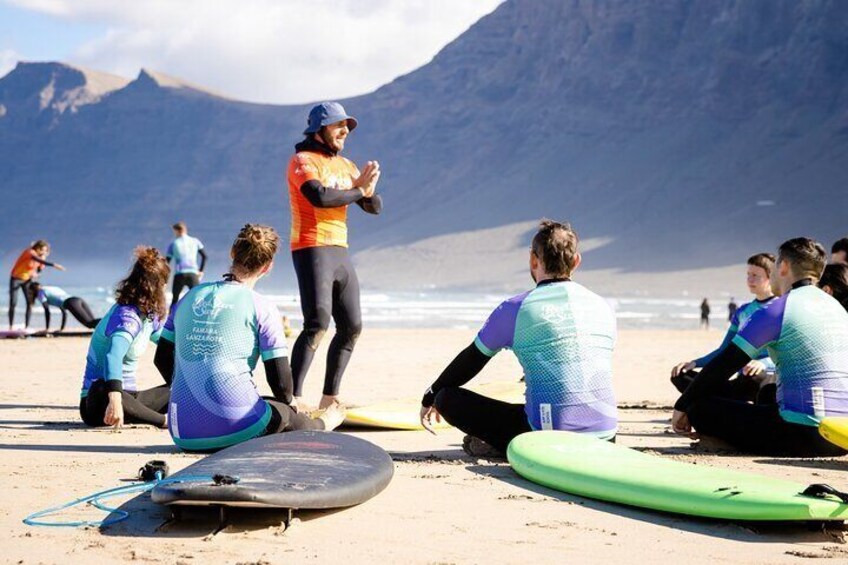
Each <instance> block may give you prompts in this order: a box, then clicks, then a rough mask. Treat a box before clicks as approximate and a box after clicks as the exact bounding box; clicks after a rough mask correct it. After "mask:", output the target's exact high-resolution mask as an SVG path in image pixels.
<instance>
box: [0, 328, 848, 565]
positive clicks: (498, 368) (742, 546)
mask: <svg viewBox="0 0 848 565" xmlns="http://www.w3.org/2000/svg"><path fill="white" fill-rule="evenodd" d="M721 336H722V332H721V331H719V330H711V331H694V330H693V331H672V330H669V331H654V330H645V331H625V332H622V333H621V334H620V336H619V343H618V347H617V350H616V354H615V365H614V369H615V384H616V392H617V396H618V401H619V406H620V408H621V410H620V414H619V416H620V433H619V436H618V442H619V443H620V444H623V445H626V446H631V447H638V448H641V449H647V450H650V451H651V452H652V453H656V454H658V455H660V456H662V457H670V458H675V459H679V460H683V461H691V462H697V463H698V464H709V465H714V466H717V467H726V468H733V469H743V470H749V471H754V472H757V473H760V474H762V475H766V476H771V477H779V478H786V479H791V480H795V481H797V482H800V483H804V484H809V483H829V484H832V485H834V486H835V487H837V488H842V489H843V490H844V489H845V488H846V487H848V473H846V471H848V458H841V459H822V460H815V461H814V460H785V459H776V458H770V457H743V456H738V455H732V454H721V453H710V452H706V451H705V450H703V449H699V448H696V447H693V446H692V444H691V442H690V441H689V440H688V439H685V438H682V437H679V436H675V435H673V434H671V433H670V430H669V417H670V410H669V409H668V407H669V406H670V404H671V403H673V401H674V399H675V398H676V394H675V391H674V390H673V389H672V387H671V386H670V385H669V384H668V379H667V375H668V372H669V369H670V367H671V366H672V365H673V364H674V363H675V362H677V361H682V360H687V359H690V358H692V357H693V356H695V355H697V354H701V353H704V352H706V351H709V350H710V349H711V348H712V347H714V346H715V345H716V344H718V343H719V341H720V340H721ZM473 337H474V332H473V331H471V330H368V329H367V328H366V331H365V333H364V334H363V336H362V338H361V340H360V342H359V345H358V348H357V351H356V353H355V355H354V357H353V360H352V362H351V365H350V367H349V370H348V373H347V375H346V377H345V381H344V383H343V396H344V398H345V399H346V400H347V401H348V402H351V403H358V404H362V403H366V402H371V401H378V400H385V399H390V398H395V397H404V396H418V395H419V394H420V393H421V392H422V390H423V389H424V388H425V387H426V386H427V385H428V384H429V383H430V382H431V381H432V380H433V379H434V378H435V376H436V375H438V373H439V372H440V371H441V369H442V368H443V367H444V366H445V365H446V364H447V363H448V362H449V361H450V360H451V359H452V358H453V356H454V355H455V354H456V353H457V352H458V351H459V350H460V349H461V348H463V347H465V346H466V345H467V344H468V343H470V342H471V340H472V339H473ZM327 343H329V338H326V339H325V340H324V345H323V347H322V351H321V352H320V353H319V355H318V357H317V358H316V359H317V360H320V361H318V362H316V364H315V366H313V369H312V373H311V374H310V379H309V381H308V382H307V389H308V390H307V392H308V394H307V396H308V397H310V398H313V399H317V397H318V394H319V392H320V386H321V380H322V377H323V369H324V366H323V357H324V351H325V348H326V345H327ZM87 345H88V340H87V339H85V338H56V339H30V340H20V341H16V340H6V341H0V366H2V367H3V370H2V377H0V380H2V388H3V400H2V402H0V409H2V412H0V464H2V468H3V470H4V476H3V479H2V484H3V492H4V493H5V494H6V496H7V498H6V501H5V503H4V504H3V505H2V509H0V532H1V533H2V541H0V544H1V545H0V552H2V556H3V557H2V559H0V561H2V562H4V563H20V564H35V563H59V562H61V563H83V562H85V563H116V562H131V561H135V562H145V563H167V564H201V563H202V564H206V563H213V564H214V563H302V562H313V563H375V562H380V563H528V562H530V563H570V562H580V563H642V562H659V561H663V562H670V563H677V562H685V563H707V562H710V563H731V562H733V563H743V562H744V563H800V562H803V561H804V559H805V558H832V559H834V560H835V562H837V561H838V562H846V561H848V549H846V546H845V545H843V542H842V539H841V537H842V536H841V532H836V531H814V530H810V529H808V528H807V527H806V526H805V525H803V524H800V525H771V526H763V525H745V524H737V523H727V522H719V521H713V520H700V519H694V518H687V517H682V516H674V515H668V514H662V513H655V512H649V511H643V510H638V509H633V508H627V507H623V506H617V505H613V504H607V503H602V502H596V501H592V500H587V499H582V498H579V497H574V496H569V495H566V494H562V493H559V492H556V491H553V490H549V489H546V488H544V487H540V486H537V485H534V484H532V483H530V482H528V481H525V480H523V479H521V478H520V477H519V476H518V475H516V474H515V473H514V472H513V471H512V470H511V469H510V467H509V465H508V464H507V463H506V462H503V461H488V460H478V459H475V458H471V457H469V456H467V455H466V454H465V453H464V452H463V451H462V450H461V448H460V445H461V441H462V434H461V433H460V432H458V431H456V430H448V431H443V432H440V433H439V434H438V435H437V436H433V435H430V434H428V433H426V432H368V431H355V432H345V433H355V434H356V435H357V436H359V437H362V438H364V439H367V440H369V441H371V442H374V443H375V444H377V445H379V446H381V447H383V448H384V449H386V450H387V451H388V452H389V453H390V454H391V455H392V457H393V459H394V461H395V476H394V479H393V481H392V483H391V484H390V485H389V487H388V488H387V489H386V490H385V491H384V492H383V493H381V494H380V495H378V496H377V497H375V498H373V499H372V500H370V501H369V502H367V503H365V504H362V505H360V506H357V507H354V508H350V509H347V510H343V511H338V512H331V513H321V512H311V513H301V514H300V515H299V518H300V519H299V520H298V521H297V522H296V523H295V524H294V525H293V526H292V527H291V528H289V529H288V530H284V528H283V527H282V526H281V515H280V514H278V513H273V512H255V511H254V512H240V513H236V514H235V515H234V516H233V519H232V522H233V523H232V525H230V526H229V527H227V528H226V529H225V530H224V531H222V532H220V533H218V534H217V535H214V536H210V535H209V534H210V532H212V531H213V530H214V529H215V527H216V524H217V521H216V514H215V513H214V512H209V513H204V512H198V513H193V514H191V515H190V516H189V517H188V519H187V520H184V521H182V522H180V523H176V524H169V525H166V526H164V527H161V528H160V526H161V525H162V524H163V523H165V522H166V520H167V518H168V512H167V510H166V509H165V508H163V507H160V506H158V505H156V504H154V503H152V502H151V501H150V499H149V496H147V495H141V496H138V497H136V498H131V499H128V501H121V502H122V503H123V504H124V508H125V509H128V510H130V511H132V516H131V518H130V519H129V520H127V521H125V522H123V523H121V524H118V525H116V526H113V527H111V528H108V529H106V530H103V531H100V530H98V529H93V528H37V527H29V526H26V525H24V524H23V523H22V522H21V520H22V519H23V518H24V517H25V516H26V515H27V514H29V513H30V512H33V511H36V510H39V509H43V508H46V507H48V506H52V505H55V504H58V503H61V502H65V501H68V500H71V499H73V498H76V497H79V496H83V495H86V494H90V493H92V492H95V491H97V490H101V489H106V488H110V487H113V486H117V485H120V484H121V482H122V481H125V480H128V479H132V478H133V477H134V475H135V473H136V471H137V469H138V468H139V467H140V466H142V465H143V464H144V463H145V462H146V461H148V460H150V459H165V460H166V461H167V462H168V463H169V465H170V467H171V470H172V471H176V470H179V469H181V468H183V467H185V466H187V465H189V464H190V463H192V462H194V461H196V460H197V459H199V458H200V456H198V455H188V454H183V453H180V452H179V451H178V450H177V449H176V448H175V447H174V446H173V445H172V443H171V440H170V437H169V436H168V434H167V432H165V431H162V430H156V429H153V428H150V427H146V426H129V427H126V428H124V429H121V430H111V429H99V430H92V429H88V428H86V427H85V426H84V425H83V424H82V423H81V422H80V421H79V414H78V396H79V386H80V381H81V374H82V370H83V366H84V360H85V351H86V348H87ZM152 360H153V351H152V349H151V350H150V351H148V352H147V354H146V355H145V357H144V358H143V359H142V361H141V364H140V366H141V370H140V384H141V386H143V387H147V386H154V385H157V384H160V383H161V379H160V378H159V377H158V375H157V373H156V370H155V368H154V367H153V363H152ZM519 375H520V369H519V366H518V364H517V362H516V361H515V359H514V358H513V357H512V355H511V354H510V353H503V354H501V355H499V356H498V357H496V358H495V359H494V360H493V362H491V363H490V364H489V366H487V368H486V370H485V372H484V373H483V374H482V375H481V376H480V377H479V378H478V380H479V382H488V381H506V380H513V379H517V378H518V376H519ZM257 382H258V384H259V387H260V390H261V391H263V392H266V393H267V392H268V391H267V385H266V384H265V382H264V375H263V374H262V372H261V369H260V370H259V372H258V374H257ZM81 515H85V516H87V517H89V518H91V519H98V518H99V517H101V516H102V515H101V514H100V513H98V512H96V511H94V510H92V509H89V510H85V511H84V512H82V513H80V512H77V513H70V514H68V517H72V516H81Z"/></svg>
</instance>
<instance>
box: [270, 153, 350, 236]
mask: <svg viewBox="0 0 848 565" xmlns="http://www.w3.org/2000/svg"><path fill="white" fill-rule="evenodd" d="M358 176H359V169H358V168H357V167H356V165H354V164H353V162H351V161H349V160H348V159H345V158H344V157H342V156H341V155H326V154H322V153H317V152H312V151H299V152H297V153H295V155H294V156H293V157H292V158H291V161H289V166H288V173H287V175H286V177H287V179H288V185H289V203H290V205H291V218H292V226H291V250H292V251H297V250H298V249H305V248H307V247H322V246H328V245H335V246H339V247H347V246H348V244H347V205H344V206H336V207H332V208H319V207H316V206H313V205H312V203H310V202H309V200H307V198H306V197H305V196H304V195H303V193H302V192H301V190H300V187H301V186H303V184H304V183H306V182H308V181H317V182H319V183H321V185H322V186H327V187H332V188H336V189H338V190H351V189H352V188H353V181H354V179H356V178H357V177H358Z"/></svg>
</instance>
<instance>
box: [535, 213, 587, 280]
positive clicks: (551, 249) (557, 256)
mask: <svg viewBox="0 0 848 565" xmlns="http://www.w3.org/2000/svg"><path fill="white" fill-rule="evenodd" d="M577 242H578V238H577V232H575V231H574V230H573V229H571V225H569V224H568V223H559V222H555V221H553V220H548V219H547V218H543V219H542V221H541V222H539V231H538V232H536V235H535V236H534V237H533V245H532V248H531V249H532V250H533V255H535V256H536V258H537V259H539V260H540V261H541V262H542V265H544V266H545V271H547V273H548V274H549V275H553V276H557V277H563V276H565V277H568V276H571V271H573V270H574V267H575V265H576V264H577Z"/></svg>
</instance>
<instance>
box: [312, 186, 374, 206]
mask: <svg viewBox="0 0 848 565" xmlns="http://www.w3.org/2000/svg"><path fill="white" fill-rule="evenodd" d="M300 192H301V193H302V194H303V195H304V196H305V197H306V199H307V200H309V203H310V204H312V205H313V206H315V207H316V208H338V207H339V206H347V205H348V204H353V203H354V202H356V201H357V200H359V199H361V198H362V192H361V191H360V190H359V189H357V188H354V189H351V190H339V189H338V188H329V187H326V186H324V185H322V184H321V183H320V182H318V181H317V180H308V181H306V182H305V183H303V184H302V185H300Z"/></svg>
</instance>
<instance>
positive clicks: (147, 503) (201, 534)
mask: <svg viewBox="0 0 848 565" xmlns="http://www.w3.org/2000/svg"><path fill="white" fill-rule="evenodd" d="M118 509H119V510H121V511H123V512H127V513H129V515H130V517H129V518H128V519H127V520H125V521H123V522H119V523H117V524H114V525H112V526H108V527H105V528H101V529H100V532H101V533H102V534H103V535H105V536H115V537H131V538H136V537H145V538H152V537H157V538H205V537H211V536H213V535H214V536H226V535H230V534H240V533H246V532H255V531H260V530H269V529H270V530H274V534H275V535H282V534H283V533H284V532H285V531H286V530H287V528H286V526H285V521H286V519H287V518H288V511H287V510H285V509H275V508H227V509H226V510H225V515H226V521H225V522H224V526H225V527H223V529H221V530H220V532H219V531H218V529H219V528H220V527H221V525H222V522H221V507H220V506H191V507H182V508H181V510H180V512H179V519H177V520H174V519H173V517H172V514H171V509H170V507H168V506H163V505H160V504H156V503H154V502H153V501H152V500H151V498H150V493H149V492H145V493H143V494H140V495H138V496H136V497H134V498H132V499H130V500H128V501H126V502H124V503H123V504H121V506H119V507H118ZM344 510H345V509H344V508H337V509H332V510H296V511H295V512H294V520H293V521H292V522H291V523H290V525H289V526H288V528H297V524H298V522H309V521H311V520H315V519H318V518H321V517H323V516H329V515H330V514H335V513H337V512H342V511H344ZM110 517H114V514H110Z"/></svg>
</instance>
